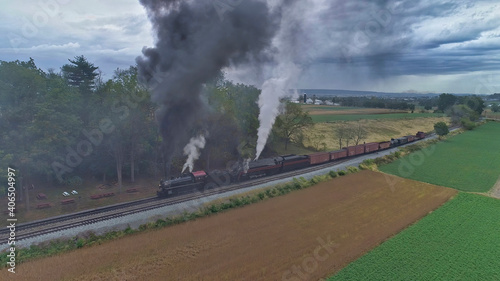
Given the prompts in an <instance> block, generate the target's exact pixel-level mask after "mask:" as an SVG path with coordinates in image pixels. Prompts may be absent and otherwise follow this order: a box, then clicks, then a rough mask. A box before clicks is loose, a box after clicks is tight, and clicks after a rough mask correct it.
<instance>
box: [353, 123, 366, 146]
mask: <svg viewBox="0 0 500 281" xmlns="http://www.w3.org/2000/svg"><path fill="white" fill-rule="evenodd" d="M353 135H354V142H355V143H356V145H358V144H359V143H360V142H361V140H363V139H365V138H366V137H367V136H368V132H367V131H366V129H365V127H364V126H363V125H361V123H359V122H358V124H357V125H356V127H354V128H353Z"/></svg>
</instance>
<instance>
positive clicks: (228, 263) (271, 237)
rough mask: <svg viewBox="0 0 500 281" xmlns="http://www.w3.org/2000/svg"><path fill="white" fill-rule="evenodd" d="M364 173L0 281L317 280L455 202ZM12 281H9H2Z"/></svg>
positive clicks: (47, 261)
mask: <svg viewBox="0 0 500 281" xmlns="http://www.w3.org/2000/svg"><path fill="white" fill-rule="evenodd" d="M456 192H457V191H455V190H453V189H448V188H443V187H438V186H434V185H430V184H426V183H421V182H416V181H412V180H407V179H400V178H395V177H393V176H388V175H385V174H381V173H376V172H371V171H363V172H360V173H357V174H353V175H348V176H345V177H341V178H337V179H334V180H332V181H330V182H326V183H322V184H319V185H317V186H314V187H311V188H308V189H305V190H300V191H296V192H292V193H290V194H288V195H285V196H281V197H278V198H274V199H270V200H267V201H264V202H260V203H257V204H253V205H250V206H246V207H243V208H240V209H236V210H232V211H229V212H226V213H222V214H218V215H214V216H211V217H207V218H203V219H198V220H196V221H192V222H188V223H185V224H182V225H177V226H173V227H169V228H165V229H161V230H157V231H149V232H146V233H142V234H137V235H132V236H128V237H124V238H122V239H119V240H116V241H112V242H109V243H105V244H103V245H100V246H94V247H89V248H83V249H80V250H77V251H74V252H70V253H67V254H61V255H59V256H55V257H50V258H44V259H40V260H35V261H31V262H27V263H23V264H20V265H19V266H17V267H16V274H10V273H8V272H7V270H6V269H4V270H2V271H1V272H0V279H1V280H9V279H10V280H61V279H63V280H231V281H232V280H252V281H253V280H318V279H319V278H323V277H327V276H330V275H332V274H333V273H334V272H336V271H338V270H339V269H340V268H342V267H344V266H345V265H347V264H348V263H349V262H351V261H353V260H355V259H356V258H358V257H360V256H361V255H363V254H364V253H365V252H367V251H368V250H370V249H372V248H374V247H375V246H377V245H378V244H380V243H381V242H382V241H384V240H386V239H387V238H389V237H391V236H392V235H394V234H396V233H398V232H399V231H401V230H402V229H404V228H406V227H407V226H408V225H410V224H412V223H414V222H415V221H416V220H418V219H420V218H421V217H423V216H425V215H426V214H427V213H429V212H430V211H432V210H434V209H436V208H437V207H439V206H440V205H441V204H443V203H444V202H446V201H447V200H448V199H449V198H450V197H452V196H453V195H455V194H456ZM6 277H8V279H4V278H6Z"/></svg>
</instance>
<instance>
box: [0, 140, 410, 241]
mask: <svg viewBox="0 0 500 281" xmlns="http://www.w3.org/2000/svg"><path fill="white" fill-rule="evenodd" d="M412 143H415V142H412ZM351 159H352V158H348V159H342V160H340V161H334V162H328V163H325V164H321V165H317V166H313V167H307V168H304V169H300V170H295V171H290V172H286V173H282V174H278V175H274V176H269V177H264V178H260V179H255V180H251V181H247V182H244V183H241V184H233V185H227V186H223V187H217V188H213V189H208V190H205V191H204V192H197V193H192V194H186V195H182V196H177V197H173V198H157V197H150V198H146V199H141V200H136V201H131V202H127V203H121V204H116V205H112V206H107V207H102V208H97V209H92V210H88V211H82V212H78V213H73V214H68V215H62V216H58V217H53V218H49V219H44V220H39V221H34V222H29V223H23V224H19V225H17V226H16V240H18V241H19V240H23V239H27V238H32V237H36V236H39V235H43V234H48V233H52V232H57V231H62V230H66V229H70V228H74V227H78V226H84V225H89V224H93V223H96V222H101V221H105V220H110V219H113V218H118V217H122V216H125V215H130V214H135V213H139V212H143V211H148V210H152V209H156V208H160V207H164V206H168V205H174V204H179V203H183V202H187V201H190V200H195V199H200V198H203V197H206V196H211V195H216V194H221V193H225V192H229V191H234V190H238V189H242V188H247V187H251V186H255V185H260V184H265V183H269V182H272V181H275V180H280V179H286V178H291V177H296V176H300V175H302V174H305V173H310V172H314V171H318V170H321V169H324V168H328V167H332V166H336V165H338V164H341V163H344V162H347V161H349V160H351ZM9 232H10V231H9V229H6V228H4V229H1V230H0V241H7V239H8V235H9Z"/></svg>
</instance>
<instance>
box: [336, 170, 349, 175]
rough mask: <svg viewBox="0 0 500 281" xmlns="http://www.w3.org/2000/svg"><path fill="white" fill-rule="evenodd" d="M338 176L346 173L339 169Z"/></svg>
mask: <svg viewBox="0 0 500 281" xmlns="http://www.w3.org/2000/svg"><path fill="white" fill-rule="evenodd" d="M337 173H338V175H339V176H345V175H346V174H347V173H346V171H344V170H340V171H338V172H337Z"/></svg>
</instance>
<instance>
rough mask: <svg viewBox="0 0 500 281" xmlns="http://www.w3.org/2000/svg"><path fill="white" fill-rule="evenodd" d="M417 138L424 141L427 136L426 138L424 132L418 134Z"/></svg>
mask: <svg viewBox="0 0 500 281" xmlns="http://www.w3.org/2000/svg"><path fill="white" fill-rule="evenodd" d="M416 137H417V139H424V138H425V137H426V136H425V133H424V132H418V133H417V135H416Z"/></svg>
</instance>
